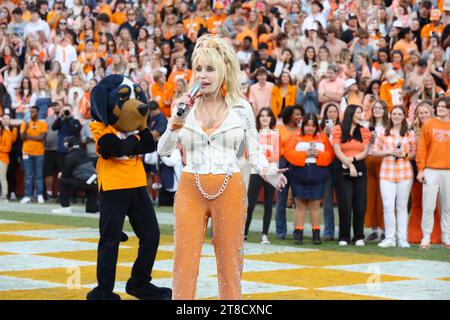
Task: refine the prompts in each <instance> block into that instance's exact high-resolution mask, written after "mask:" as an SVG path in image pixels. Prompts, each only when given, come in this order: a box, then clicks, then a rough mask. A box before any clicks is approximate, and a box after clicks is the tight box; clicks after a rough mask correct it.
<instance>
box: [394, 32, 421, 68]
mask: <svg viewBox="0 0 450 320" xmlns="http://www.w3.org/2000/svg"><path fill="white" fill-rule="evenodd" d="M398 37H399V38H400V40H399V41H397V42H396V43H395V44H394V47H393V48H392V50H400V51H401V52H402V54H403V58H404V61H405V62H408V61H409V54H410V52H411V51H415V50H418V48H417V45H416V44H415V43H414V33H413V32H412V30H411V28H403V29H402V30H400V32H399V33H398Z"/></svg>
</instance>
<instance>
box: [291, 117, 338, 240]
mask: <svg viewBox="0 0 450 320" xmlns="http://www.w3.org/2000/svg"><path fill="white" fill-rule="evenodd" d="M284 156H285V157H286V160H287V161H289V162H290V163H291V165H292V167H291V169H290V174H289V175H290V180H289V181H290V183H291V186H292V195H293V197H294V199H295V204H296V206H295V231H294V240H295V243H296V244H303V228H304V224H305V216H306V210H307V209H308V207H309V210H310V214H311V225H312V233H313V243H314V244H321V241H320V202H321V200H322V199H323V194H324V186H325V181H326V179H327V178H328V175H329V174H330V172H329V168H328V166H329V165H330V164H331V163H332V161H333V158H334V152H333V149H332V147H331V143H330V140H329V139H328V136H327V135H326V134H324V133H321V130H320V126H319V120H318V119H317V115H315V114H314V113H307V114H305V117H304V118H303V121H302V126H301V129H300V133H299V134H294V135H292V136H291V138H290V139H289V140H288V142H287V143H286V147H285V151H284Z"/></svg>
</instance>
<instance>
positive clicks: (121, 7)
mask: <svg viewBox="0 0 450 320" xmlns="http://www.w3.org/2000/svg"><path fill="white" fill-rule="evenodd" d="M125 5H126V2H125V0H118V1H117V2H116V5H115V7H114V10H113V14H112V17H111V21H112V22H113V23H115V24H117V25H119V26H120V25H121V24H122V23H124V22H125V21H126V20H127V14H126V6H125Z"/></svg>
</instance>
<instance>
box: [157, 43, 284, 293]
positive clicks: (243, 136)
mask: <svg viewBox="0 0 450 320" xmlns="http://www.w3.org/2000/svg"><path fill="white" fill-rule="evenodd" d="M192 66H193V74H192V79H191V83H193V82H195V81H199V82H200V84H201V87H200V91H199V95H200V97H199V98H198V99H196V101H195V104H194V99H192V98H191V97H189V96H188V95H185V96H183V97H182V98H180V99H179V100H178V101H176V102H175V104H174V105H178V104H180V103H185V104H186V105H187V108H186V111H185V112H184V113H183V114H182V115H181V116H177V112H176V111H177V110H174V112H173V116H172V118H171V119H170V121H169V125H168V130H166V132H165V133H164V134H163V135H162V137H161V139H160V140H159V143H158V153H159V154H160V155H161V156H165V155H168V154H170V152H171V151H172V150H173V149H174V148H175V146H176V144H177V143H178V142H180V143H181V144H182V146H183V148H184V150H185V153H186V166H185V167H184V168H183V173H182V175H181V178H180V182H179V187H178V190H177V193H176V199H175V205H174V213H175V257H174V272H173V298H174V299H194V297H195V291H196V282H197V277H198V267H199V260H200V253H201V248H202V244H203V240H204V237H205V230H206V227H207V223H208V219H209V217H211V219H212V226H213V235H214V239H213V245H214V249H215V252H216V255H217V273H218V280H219V297H220V299H241V282H240V279H241V273H242V263H243V259H242V245H243V241H244V226H245V220H246V216H247V209H246V203H245V202H246V198H247V196H246V190H245V184H244V180H243V178H242V175H241V173H240V170H239V166H238V157H237V153H238V151H239V149H240V146H241V144H243V145H244V146H245V148H246V150H247V154H248V158H249V161H250V163H251V165H252V167H253V169H255V171H256V172H257V173H258V174H260V175H261V176H262V177H263V178H265V179H266V181H268V182H269V183H270V184H271V185H273V186H274V187H275V188H276V189H277V190H281V189H282V188H283V187H284V186H285V184H286V182H287V179H286V177H285V176H284V175H283V174H282V172H284V171H286V169H277V168H273V169H269V163H268V161H267V159H266V157H265V156H264V154H263V153H262V152H259V151H257V150H258V148H257V145H258V134H257V131H256V127H255V120H254V116H253V111H252V108H251V106H250V104H249V103H248V102H247V101H245V100H244V99H242V98H241V87H240V85H239V83H240V82H239V61H238V59H237V56H236V53H235V51H234V49H233V47H232V45H231V44H230V43H229V42H227V41H226V40H225V39H220V38H219V37H217V36H211V35H204V36H202V37H200V38H199V39H198V40H197V43H196V46H195V49H194V52H193V55H192ZM191 110H192V112H190V111H191Z"/></svg>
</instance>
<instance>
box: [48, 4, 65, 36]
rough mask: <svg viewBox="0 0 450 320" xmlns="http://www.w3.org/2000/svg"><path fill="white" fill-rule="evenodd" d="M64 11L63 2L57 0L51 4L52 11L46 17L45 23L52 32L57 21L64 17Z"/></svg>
mask: <svg viewBox="0 0 450 320" xmlns="http://www.w3.org/2000/svg"><path fill="white" fill-rule="evenodd" d="M65 10H66V8H65V6H64V2H62V1H59V0H58V1H55V2H54V3H53V10H52V11H50V12H49V13H48V15H47V22H48V25H49V26H50V29H52V30H54V29H55V28H56V26H57V25H58V22H59V20H60V19H61V18H63V16H64V14H65Z"/></svg>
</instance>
